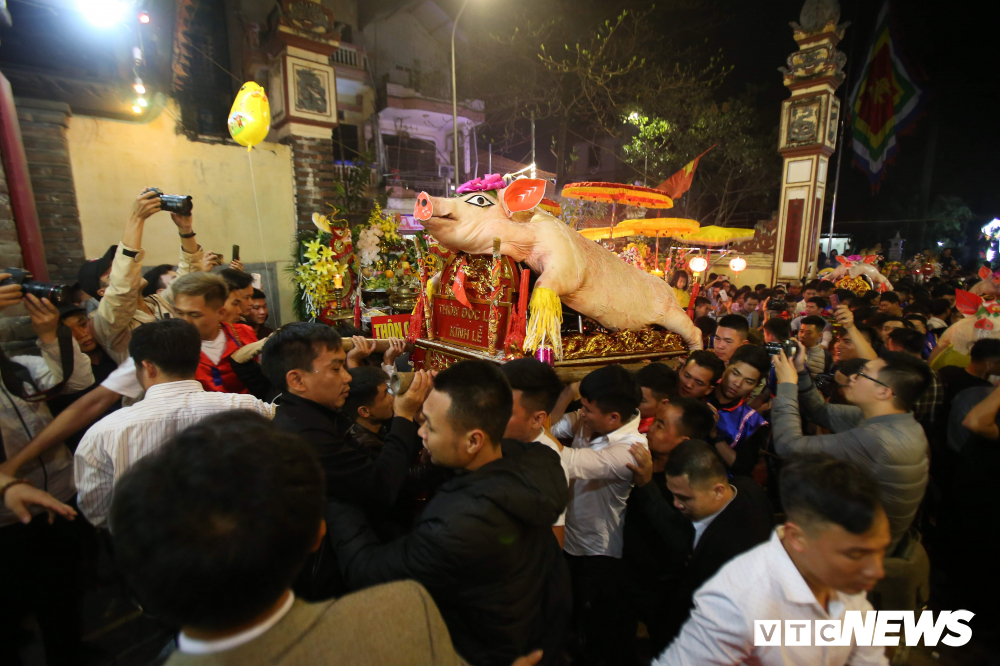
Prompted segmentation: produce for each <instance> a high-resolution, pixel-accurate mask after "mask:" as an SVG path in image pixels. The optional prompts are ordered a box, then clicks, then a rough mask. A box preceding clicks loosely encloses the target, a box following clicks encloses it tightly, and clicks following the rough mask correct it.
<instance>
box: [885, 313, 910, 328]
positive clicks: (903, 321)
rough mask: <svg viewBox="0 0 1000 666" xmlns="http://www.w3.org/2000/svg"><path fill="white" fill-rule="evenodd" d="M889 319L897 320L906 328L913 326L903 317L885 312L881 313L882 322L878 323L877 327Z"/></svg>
mask: <svg viewBox="0 0 1000 666" xmlns="http://www.w3.org/2000/svg"><path fill="white" fill-rule="evenodd" d="M890 321H898V322H899V323H901V324H902V325H903V326H904V327H906V328H913V324H911V323H910V322H908V321H906V320H905V319H903V317H902V316H900V315H887V314H883V315H882V323H881V324H879V328H881V327H883V326H885V325H886V324H887V323H889V322H890Z"/></svg>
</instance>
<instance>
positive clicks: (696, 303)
mask: <svg viewBox="0 0 1000 666" xmlns="http://www.w3.org/2000/svg"><path fill="white" fill-rule="evenodd" d="M711 304H712V301H710V300H708V299H707V298H705V297H704V296H696V297H695V299H694V306H695V307H696V308H700V307H701V306H702V305H711Z"/></svg>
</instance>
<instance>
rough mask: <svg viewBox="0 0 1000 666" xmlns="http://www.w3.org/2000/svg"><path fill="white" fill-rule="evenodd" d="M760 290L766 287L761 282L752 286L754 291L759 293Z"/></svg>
mask: <svg viewBox="0 0 1000 666" xmlns="http://www.w3.org/2000/svg"><path fill="white" fill-rule="evenodd" d="M761 289H767V285H766V284H764V283H763V282H761V283H760V284H756V285H754V288H753V290H754V291H760V290H761Z"/></svg>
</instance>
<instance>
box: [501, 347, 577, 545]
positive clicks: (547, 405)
mask: <svg viewBox="0 0 1000 666" xmlns="http://www.w3.org/2000/svg"><path fill="white" fill-rule="evenodd" d="M500 370H501V371H503V374H504V376H505V377H507V381H508V382H510V388H511V390H512V391H513V393H514V409H513V411H512V412H511V415H510V421H508V422H507V429H506V430H504V433H503V438H504V439H516V440H518V441H521V442H540V443H542V444H545V445H546V446H548V447H549V448H551V449H552V450H553V451H555V452H556V453H559V452H560V451H562V449H563V446H562V444H560V443H559V442H558V441H556V440H555V439H554V438H553V437H552V435H550V434H549V433H548V432H546V426H547V425H549V414H551V413H552V410H553V409H555V406H556V403H557V402H558V401H559V395H560V394H561V393H562V389H563V385H562V382H561V381H559V377H558V376H557V375H556V371H555V370H553V369H552V366H550V365H548V364H547V363H542V362H541V361H538V360H536V359H533V358H519V359H515V360H513V361H510V362H508V363H504V364H503V365H501V366H500ZM563 469H564V470H565V469H566V464H565V463H563ZM566 481H567V483H568V482H569V474H567V475H566ZM565 529H566V512H565V511H563V512H562V514H560V516H559V518H558V519H557V520H556V522H555V524H554V525H552V532H553V533H554V534H555V535H556V539H558V540H559V545H560V546H562V545H563V541H564V537H565Z"/></svg>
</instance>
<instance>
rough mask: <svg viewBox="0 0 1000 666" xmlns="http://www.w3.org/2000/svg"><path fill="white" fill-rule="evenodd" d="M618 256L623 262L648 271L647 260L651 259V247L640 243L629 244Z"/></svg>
mask: <svg viewBox="0 0 1000 666" xmlns="http://www.w3.org/2000/svg"><path fill="white" fill-rule="evenodd" d="M618 256H619V257H621V259H622V261H624V262H625V263H626V264H629V265H631V266H635V267H636V268H641V269H642V270H646V259H647V258H648V257H649V246H648V245H645V244H640V243H629V244H628V245H626V246H625V247H624V249H622V251H621V252H620V253H618Z"/></svg>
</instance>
